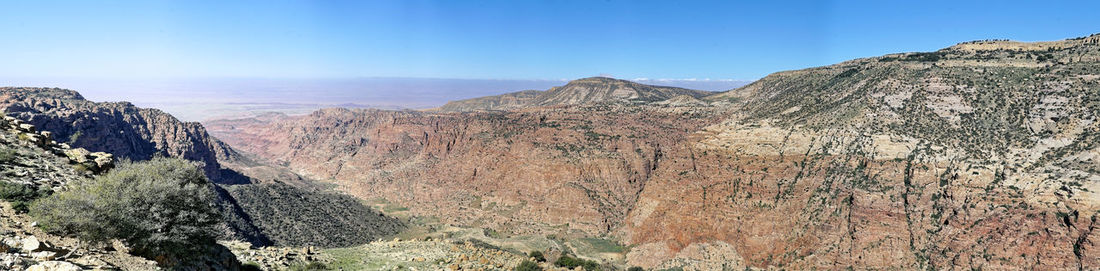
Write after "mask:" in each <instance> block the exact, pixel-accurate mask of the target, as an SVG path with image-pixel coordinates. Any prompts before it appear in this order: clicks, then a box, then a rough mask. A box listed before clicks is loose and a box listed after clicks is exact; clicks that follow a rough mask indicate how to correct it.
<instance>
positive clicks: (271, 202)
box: [0, 34, 1100, 270]
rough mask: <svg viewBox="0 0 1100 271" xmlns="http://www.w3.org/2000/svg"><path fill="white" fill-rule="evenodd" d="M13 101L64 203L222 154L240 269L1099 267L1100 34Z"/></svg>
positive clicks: (38, 175) (63, 93)
mask: <svg viewBox="0 0 1100 271" xmlns="http://www.w3.org/2000/svg"><path fill="white" fill-rule="evenodd" d="M0 110H2V111H3V112H4V114H5V116H8V117H9V118H10V119H11V120H8V119H5V122H4V124H5V125H4V126H5V129H6V130H5V134H3V137H2V139H3V143H4V148H5V149H4V150H5V151H6V150H8V149H13V150H16V152H15V153H18V158H17V159H16V160H10V161H0V165H3V166H4V167H3V168H2V169H0V174H2V175H0V177H3V178H4V181H5V183H18V184H20V185H28V186H34V187H35V188H36V189H37V188H43V189H50V190H56V191H63V190H65V189H66V188H65V187H66V186H65V184H66V183H68V182H70V181H76V180H83V179H86V178H94V177H95V176H97V175H96V174H101V172H100V171H106V172H109V170H110V166H108V165H109V164H108V163H106V162H109V161H113V160H111V159H106V160H107V161H101V160H102V159H99V158H100V157H108V158H110V157H113V158H115V159H118V160H132V161H148V160H156V159H158V158H161V157H174V158H181V159H186V160H190V161H197V162H201V164H200V166H201V168H200V170H201V172H202V175H205V177H206V178H207V179H209V181H210V182H211V183H212V184H211V187H212V189H213V190H214V191H215V192H216V196H217V203H216V205H217V208H218V210H220V212H222V213H223V216H224V220H225V222H224V223H225V227H226V230H225V231H226V232H225V234H224V235H223V236H220V238H219V240H220V242H219V245H218V246H215V248H216V250H217V251H220V252H219V253H222V254H221V256H226V255H224V252H225V250H229V251H232V252H233V254H234V257H231V258H235V260H236V261H237V262H232V261H229V260H226V262H225V264H224V266H237V268H238V269H239V268H240V266H243V265H256V266H258V267H259V268H262V269H284V268H292V267H294V266H299V265H307V264H320V265H325V266H328V267H329V268H331V269H349V270H357V269H371V270H379V269H383V270H393V269H402V268H416V269H417V270H439V269H450V270H459V269H461V270H476V269H486V270H494V269H495V270H500V269H506V270H511V269H513V268H516V267H517V266H519V265H520V264H521V263H522V262H524V261H525V260H531V257H530V255H529V254H528V253H531V252H533V251H535V252H539V253H540V255H544V256H545V257H546V259H547V261H545V262H541V263H537V265H539V266H541V267H544V268H560V267H555V266H554V265H555V264H553V262H554V261H555V260H558V259H561V258H565V257H577V258H579V259H580V261H585V260H588V261H593V262H594V263H593V264H595V265H598V266H599V268H601V269H605V270H618V269H627V268H629V267H641V268H644V269H645V270H733V269H737V270H744V269H792V270H806V269H830V270H835V269H902V270H914V269H926V270H941V269H963V268H965V269H994V270H1003V269H1021V268H1022V269H1038V270H1093V269H1097V268H1100V247H1098V244H1100V236H1098V235H1097V234H1096V233H1094V232H1093V231H1094V230H1095V229H1096V228H1097V227H1098V226H1100V225H1097V220H1098V219H1100V143H1098V142H1100V125H1098V123H1097V121H1098V120H1097V118H1098V117H1100V34H1097V35H1092V36H1088V37H1081V38H1074V39H1068V40H1062V41H1052V42H1034V43H1023V42H1014V41H1000V40H991V41H974V42H964V43H960V44H957V45H955V46H951V47H948V48H944V49H941V50H939V51H935V52H919V53H900V54H890V55H884V56H879V57H871V58H861V59H854V60H849V61H845V62H842V63H837V64H833V65H829V66H822V67H814V68H808V69H802V70H793V71H783V72H778V73H774V74H771V75H769V76H767V77H764V78H762V79H760V80H758V81H755V82H753V83H751V84H749V85H746V86H744V87H740V88H736V89H732V90H729V91H725V92H707V91H697V90H689V89H683V88H675V87H663V86H650V85H644V84H639V83H635V82H630V81H625V80H619V79H613V78H607V77H592V78H583V79H578V80H574V81H571V82H568V83H566V84H565V85H563V86H560V87H554V88H550V89H548V90H526V91H520V92H515V93H508V94H503V95H498V96H488V97H480V98H472V99H467V100H460V101H453V102H449V103H447V104H446V105H443V106H442V107H440V108H435V109H428V110H379V109H362V108H351V109H349V108H325V109H320V110H317V111H314V112H312V113H310V114H306V115H285V114H280V113H267V114H260V115H248V116H244V117H242V118H230V119H218V120H208V121H204V122H203V123H201V124H200V123H195V122H181V121H179V120H177V119H176V118H174V117H173V116H171V115H169V114H167V113H164V112H162V111H160V110H157V109H151V108H139V107H136V106H133V105H132V104H129V103H126V102H112V103H106V102H92V101H88V100H85V99H84V98H83V97H82V96H81V95H80V94H79V93H77V92H76V91H72V90H65V89H56V88H17V87H7V88H0ZM16 120H18V122H16ZM9 122H11V123H9ZM8 124H13V125H14V126H12V125H8ZM18 124H27V125H30V126H28V127H29V128H28V127H22V126H19V125H18ZM33 129H37V130H38V131H37V132H36V131H34V130H33ZM41 131H48V133H45V134H44V133H43V132H41ZM62 144H63V145H62ZM36 146H37V147H36ZM77 148H82V149H84V150H85V151H84V152H87V153H88V154H87V155H80V156H79V157H73V156H72V155H70V154H69V153H70V151H66V150H70V149H77ZM0 154H3V153H0ZM81 154H83V152H82V153H81ZM85 156H87V157H85ZM88 157H90V158H91V161H84V160H88V159H87V158H88ZM13 159H15V158H13ZM100 162H104V163H103V164H102V165H100ZM93 165H94V166H93ZM89 168H92V169H95V170H90V171H88V172H84V171H81V170H82V169H83V170H86V169H89ZM32 172H33V174H31V173H32ZM5 204H6V205H3V206H0V207H3V209H2V211H3V213H4V217H5V218H11V219H8V220H5V221H9V220H10V221H14V222H10V223H9V222H5V223H7V224H4V226H5V227H8V228H19V229H21V230H20V231H18V232H16V233H14V235H10V236H8V235H6V236H8V237H11V238H8V239H12V240H24V238H26V236H28V235H34V236H41V237H42V238H50V239H51V240H56V241H53V242H60V243H63V244H65V245H66V246H68V245H70V243H75V242H74V241H72V240H71V238H69V237H63V236H52V235H47V234H46V233H43V232H38V231H35V230H34V226H26V225H24V224H27V223H26V221H25V220H27V218H26V217H24V215H23V214H17V213H16V212H14V211H10V210H9V209H12V208H16V207H13V206H15V205H14V203H5ZM8 224H14V225H8ZM64 238H69V239H64ZM5 240H7V239H5ZM12 242H15V241H12ZM20 242H22V241H20ZM74 246H75V245H74ZM219 246H220V247H219ZM222 248H224V250H223V249H222ZM70 250H73V251H78V252H80V253H82V254H86V255H93V256H96V257H102V258H105V259H109V260H107V262H106V263H107V265H110V266H115V267H123V268H124V269H126V268H125V266H126V265H135V266H149V265H151V264H155V263H150V262H148V261H144V260H140V259H132V258H129V257H128V256H127V255H118V254H120V253H108V252H101V251H93V250H80V249H70ZM212 251H214V250H212ZM23 254H27V255H23ZM23 254H16V253H13V254H12V255H16V256H18V257H22V258H20V259H23V258H29V257H30V256H28V255H29V253H23ZM16 256H12V257H16ZM78 256H80V255H78ZM112 257H113V258H112ZM71 258H73V259H76V258H78V257H71ZM223 258H225V257H223ZM2 259H3V257H0V260H2ZM26 261H36V260H26ZM30 263H32V262H19V263H16V264H20V265H19V266H21V267H22V266H25V265H26V266H29V265H30ZM80 264H83V265H84V266H92V265H91V264H84V263H80ZM97 264H98V263H97ZM107 265H104V266H107ZM11 266H15V265H14V264H13V265H11ZM11 266H8V267H11ZM131 269H141V267H134V268H131ZM229 269H233V268H232V267H230V268H229Z"/></svg>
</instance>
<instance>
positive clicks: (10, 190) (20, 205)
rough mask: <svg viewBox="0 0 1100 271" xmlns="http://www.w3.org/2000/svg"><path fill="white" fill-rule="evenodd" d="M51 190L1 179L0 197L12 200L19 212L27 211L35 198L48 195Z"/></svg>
mask: <svg viewBox="0 0 1100 271" xmlns="http://www.w3.org/2000/svg"><path fill="white" fill-rule="evenodd" d="M49 194H50V190H45V189H42V190H40V189H35V188H34V187H33V186H30V185H24V184H18V183H10V182H5V181H0V199H3V200H4V201H7V202H10V203H11V207H12V208H13V209H15V210H16V211H18V212H22V213H26V212H27V207H28V206H30V203H31V202H33V201H34V200H36V199H38V198H41V197H45V196H48V195H49Z"/></svg>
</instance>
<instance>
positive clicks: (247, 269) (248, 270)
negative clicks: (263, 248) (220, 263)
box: [241, 262, 264, 271]
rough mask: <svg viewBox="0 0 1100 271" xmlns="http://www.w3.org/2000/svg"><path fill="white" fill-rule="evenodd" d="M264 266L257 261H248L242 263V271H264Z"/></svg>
mask: <svg viewBox="0 0 1100 271" xmlns="http://www.w3.org/2000/svg"><path fill="white" fill-rule="evenodd" d="M263 270H264V268H263V267H261V266H260V264H258V263H256V262H248V263H244V264H241V271H263Z"/></svg>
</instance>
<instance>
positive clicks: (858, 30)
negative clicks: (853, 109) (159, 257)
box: [0, 0, 1100, 80]
mask: <svg viewBox="0 0 1100 271" xmlns="http://www.w3.org/2000/svg"><path fill="white" fill-rule="evenodd" d="M1098 3H1100V1H1081V2H1068V1H1065V2H1064V1H1044V2H1016V1H976V2H968V1H920V2H913V3H903V2H901V1H790V2H788V1H752V2H737V1H713V2H710V1H618V0H612V1H71V2H70V1H10V2H5V3H3V6H4V7H3V8H0V35H2V37H3V41H0V59H2V61H3V65H0V76H8V77H13V76H14V77H35V76H43V77H92V78H107V77H112V78H146V77H148V78H159V77H173V78H175V77H184V78H187V77H257V78H355V77H426V78H465V79H555V80H556V79H573V78H580V77H587V76H594V75H600V74H603V75H611V76H614V77H618V78H626V79H632V78H654V79H656V78H712V79H719V78H724V79H756V78H760V77H763V76H765V75H767V74H768V73H772V72H776V71H781V70H790V69H799V68H805V67H812V66H820V65H827V64H831V63H835V62H840V61H844V60H847V59H851V58H857V57H866V56H875V55H881V54H886V53H894V52H904V51H932V50H936V49H939V48H942V47H946V46H950V45H952V44H954V43H957V42H961V41H967V40H975V39H988V38H997V39H1014V40H1024V41H1038V40H1057V39H1064V38H1071V37H1077V36H1084V35H1088V34H1091V33H1095V32H1100V16H1096V14H1095V12H1096V11H1097V10H1100V4H1098Z"/></svg>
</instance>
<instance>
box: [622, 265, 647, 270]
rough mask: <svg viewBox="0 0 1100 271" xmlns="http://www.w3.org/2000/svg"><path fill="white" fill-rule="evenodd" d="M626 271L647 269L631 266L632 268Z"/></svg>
mask: <svg viewBox="0 0 1100 271" xmlns="http://www.w3.org/2000/svg"><path fill="white" fill-rule="evenodd" d="M626 271H645V269H642V268H641V267H637V266H631V267H630V268H627V269H626Z"/></svg>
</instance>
